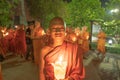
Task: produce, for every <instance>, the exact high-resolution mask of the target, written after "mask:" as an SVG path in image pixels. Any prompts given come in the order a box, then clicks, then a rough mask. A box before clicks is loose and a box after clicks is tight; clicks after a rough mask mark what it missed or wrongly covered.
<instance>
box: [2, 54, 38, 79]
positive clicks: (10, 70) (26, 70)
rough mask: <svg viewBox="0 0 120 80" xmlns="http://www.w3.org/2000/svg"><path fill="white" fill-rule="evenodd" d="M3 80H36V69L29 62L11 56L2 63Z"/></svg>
mask: <svg viewBox="0 0 120 80" xmlns="http://www.w3.org/2000/svg"><path fill="white" fill-rule="evenodd" d="M2 75H3V80H38V67H37V66H36V65H35V64H34V63H32V62H31V61H26V60H24V59H22V58H20V57H15V56H11V57H9V59H7V60H5V61H4V62H2Z"/></svg>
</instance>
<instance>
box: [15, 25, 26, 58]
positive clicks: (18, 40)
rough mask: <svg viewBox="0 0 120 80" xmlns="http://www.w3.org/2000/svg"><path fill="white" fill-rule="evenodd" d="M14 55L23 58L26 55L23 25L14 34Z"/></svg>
mask: <svg viewBox="0 0 120 80" xmlns="http://www.w3.org/2000/svg"><path fill="white" fill-rule="evenodd" d="M15 47H16V53H17V54H18V55H20V56H21V57H23V58H25V55H26V39H25V31H24V25H23V24H20V25H19V26H18V28H17V30H16V32H15Z"/></svg>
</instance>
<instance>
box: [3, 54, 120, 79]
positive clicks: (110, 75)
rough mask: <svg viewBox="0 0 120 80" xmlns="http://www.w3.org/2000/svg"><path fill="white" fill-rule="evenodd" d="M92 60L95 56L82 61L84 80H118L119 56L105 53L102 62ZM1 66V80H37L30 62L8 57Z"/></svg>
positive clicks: (11, 56) (36, 69)
mask: <svg viewBox="0 0 120 80" xmlns="http://www.w3.org/2000/svg"><path fill="white" fill-rule="evenodd" d="M93 58H95V55H90V56H89V57H88V58H87V59H84V66H85V70H86V78H85V80H120V57H119V55H110V54H109V53H107V55H106V57H105V58H104V60H103V61H102V62H101V61H99V60H96V59H93ZM1 65H2V75H3V80H39V79H38V77H39V75H38V66H37V65H35V64H34V63H33V62H32V61H31V60H28V61H26V60H25V59H23V58H21V57H20V56H13V55H9V56H8V57H7V59H6V60H5V61H3V62H2V63H1Z"/></svg>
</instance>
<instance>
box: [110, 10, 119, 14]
mask: <svg viewBox="0 0 120 80" xmlns="http://www.w3.org/2000/svg"><path fill="white" fill-rule="evenodd" d="M110 12H111V13H117V12H119V9H113V10H111V11H110Z"/></svg>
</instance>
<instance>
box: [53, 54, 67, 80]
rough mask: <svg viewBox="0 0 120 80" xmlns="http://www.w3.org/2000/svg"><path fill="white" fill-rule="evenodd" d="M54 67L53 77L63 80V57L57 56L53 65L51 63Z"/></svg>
mask: <svg viewBox="0 0 120 80" xmlns="http://www.w3.org/2000/svg"><path fill="white" fill-rule="evenodd" d="M52 65H53V67H54V75H55V78H56V79H57V80H60V79H64V78H65V73H66V66H67V62H66V61H64V60H63V56H59V57H58V60H57V61H56V62H55V63H52Z"/></svg>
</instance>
